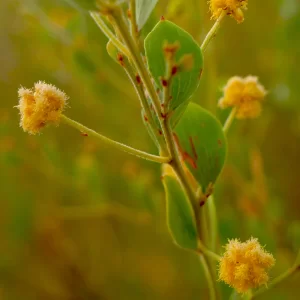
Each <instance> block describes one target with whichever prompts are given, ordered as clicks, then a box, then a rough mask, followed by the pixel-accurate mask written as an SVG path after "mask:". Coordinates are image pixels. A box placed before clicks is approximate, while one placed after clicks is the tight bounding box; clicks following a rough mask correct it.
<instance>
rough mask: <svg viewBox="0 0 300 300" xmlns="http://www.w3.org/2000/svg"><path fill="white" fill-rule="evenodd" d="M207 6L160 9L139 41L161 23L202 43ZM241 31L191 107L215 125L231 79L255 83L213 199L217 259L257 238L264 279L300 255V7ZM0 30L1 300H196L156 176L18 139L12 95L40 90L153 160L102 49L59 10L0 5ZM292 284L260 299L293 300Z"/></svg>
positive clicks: (124, 84)
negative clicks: (256, 113) (259, 89)
mask: <svg viewBox="0 0 300 300" xmlns="http://www.w3.org/2000/svg"><path fill="white" fill-rule="evenodd" d="M206 2H207V1H206V0H197V1H195V0H171V1H166V0H161V1H159V3H158V5H157V7H156V9H155V11H154V12H153V14H152V15H151V18H150V20H149V21H148V23H147V25H146V26H145V29H144V32H143V34H147V32H149V30H151V28H152V26H153V25H154V24H155V23H156V22H157V21H158V19H159V17H160V16H161V15H164V16H165V18H167V19H169V20H171V21H173V22H175V23H177V24H178V25H180V26H181V27H183V28H184V29H186V30H187V31H188V32H190V33H191V34H192V35H193V36H194V38H195V39H196V40H197V41H198V42H199V43H201V41H202V40H203V38H204V37H205V34H206V33H207V32H208V30H209V29H210V27H211V26H212V24H213V22H212V21H211V20H210V19H209V13H208V5H207V3H206ZM245 17H246V19H245V22H244V23H243V24H241V25H237V24H236V22H235V21H234V20H233V19H230V18H226V21H225V22H224V24H223V25H222V28H221V30H220V32H219V34H218V35H217V37H216V38H215V39H214V40H213V42H212V44H211V45H210V46H209V48H208V51H207V52H206V53H205V69H204V73H203V77H202V79H201V83H200V87H199V89H198V91H197V93H196V94H195V95H194V96H193V101H195V102H197V103H199V104H200V105H202V106H203V107H205V108H207V109H208V110H210V111H212V112H213V113H215V114H217V116H218V117H219V118H220V120H221V121H222V122H223V121H224V120H225V119H226V116H227V114H228V111H225V112H221V111H219V110H218V109H217V106H216V104H217V101H218V99H219V97H220V96H221V88H222V86H223V85H224V84H225V82H226V81H227V79H228V78H229V77H231V76H233V75H240V76H246V75H249V74H250V75H256V76H258V77H259V78H260V81H261V82H262V83H263V85H264V86H265V87H266V88H267V90H268V91H269V93H268V96H267V99H266V101H265V103H264V111H263V114H262V116H261V117H260V118H258V119H256V120H252V121H236V122H235V124H234V126H233V127H232V128H231V130H230V132H229V156H228V158H227V163H226V167H225V168H224V170H223V173H222V176H221V177H220V178H219V180H218V185H217V190H216V195H215V198H216V205H217V212H218V218H219V232H220V241H219V249H220V251H221V252H222V245H224V243H226V241H227V239H229V238H240V239H241V240H245V239H248V238H249V237H251V236H253V237H257V238H259V241H260V243H261V244H262V245H266V249H267V250H268V251H270V252H272V253H273V254H274V256H275V258H276V260H277V263H276V266H275V267H274V268H273V270H272V271H271V277H275V276H277V275H278V274H280V273H282V272H283V271H284V270H286V269H287V268H289V266H291V265H292V263H293V261H294V259H295V256H296V253H297V251H298V249H299V248H300V204H299V203H300V187H299V178H300V175H299V172H300V171H299V170H300V89H299V87H300V73H299V72H300V71H299V66H300V2H299V1H298V0H265V1H261V0H249V9H248V11H247V12H246V13H245ZM0 29H1V31H0V91H1V102H0V199H1V209H0V299H1V300H2V299H4V300H15V299H22V300H32V299H45V300H47V299H49V300H50V299H53V300H54V299H55V300H59V299H61V300H80V299H101V300H102V299H104V300H115V299H118V300H127V299H128V300H129V299H130V300H134V299H149V300H150V299H151V300H152V299H157V300H162V299H172V300H177V299H178V300H179V299H191V300H194V299H195V300H196V299H208V290H207V285H206V281H205V278H204V276H203V270H202V269H201V265H200V263H199V261H198V259H197V257H196V256H195V255H194V254H191V253H189V252H187V251H184V250H181V249H178V248H177V247H176V246H175V245H174V244H173V242H172V240H171V238H170V236H169V233H168V230H167V228H166V225H165V202H164V193H163V188H162V184H161V181H160V167H159V166H158V165H155V164H152V163H150V162H143V161H140V160H138V159H137V158H135V157H131V156H129V155H127V154H124V153H120V152H118V151H117V150H115V149H111V148H110V147H108V146H106V145H103V144H101V143H99V142H98V141H95V140H94V139H93V138H90V137H84V136H82V135H80V134H79V133H78V132H77V131H75V130H73V129H72V128H68V127H66V126H65V125H61V126H60V127H58V128H54V127H50V128H47V129H46V130H44V131H43V133H42V134H41V135H37V136H29V135H28V134H25V133H24V132H23V131H22V129H21V128H20V127H19V116H18V110H17V109H16V108H14V106H15V105H17V101H18V99H17V90H18V88H19V87H20V86H21V85H22V86H24V87H32V86H33V84H34V82H36V81H38V80H45V81H46V82H49V83H52V84H55V85H57V86H58V87H59V88H61V89H62V90H64V91H65V92H66V93H67V94H68V95H69V96H70V100H69V108H68V109H67V110H66V115H68V116H69V117H71V118H72V119H75V120H77V121H79V122H81V123H83V124H85V125H87V126H88V127H90V128H93V129H95V130H97V131H99V132H101V133H104V134H106V135H107V136H109V137H112V138H114V139H117V140H119V141H121V142H124V143H126V144H129V145H132V146H134V147H136V148H139V149H143V150H147V151H151V152H152V153H154V152H155V147H154V145H153V144H152V142H151V140H150V138H149V137H148V136H147V132H146V129H144V127H143V125H142V120H141V117H140V108H139V103H138V101H137V96H136V95H135V93H134V90H133V88H132V86H131V85H130V83H129V80H128V79H127V78H126V76H125V74H124V72H123V70H122V69H121V68H120V67H119V65H117V64H116V63H115V62H114V61H112V60H111V59H110V57H109V56H108V54H107V53H106V48H105V46H106V42H107V39H106V37H104V35H103V34H102V33H101V32H100V31H99V30H98V28H97V26H96V25H95V24H94V23H93V21H92V20H91V18H90V17H89V15H88V14H86V13H84V12H83V11H81V10H79V9H78V8H76V7H75V6H74V5H72V3H71V1H69V0H65V1H63V0H26V1H23V0H2V1H0ZM298 273H299V272H298ZM299 282H300V274H296V275H295V276H293V277H292V278H290V279H289V280H288V281H286V282H285V283H283V284H282V285H280V286H278V287H277V288H275V289H274V290H270V291H268V292H267V293H266V294H264V295H263V296H262V297H261V299H272V300H276V299H278V300H279V299H298V298H299V297H300V289H299ZM219 287H220V289H221V292H222V293H223V295H224V299H228V298H229V295H230V294H231V289H230V288H228V287H227V286H225V284H223V283H219Z"/></svg>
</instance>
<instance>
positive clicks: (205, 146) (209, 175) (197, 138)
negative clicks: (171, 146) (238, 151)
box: [174, 103, 227, 193]
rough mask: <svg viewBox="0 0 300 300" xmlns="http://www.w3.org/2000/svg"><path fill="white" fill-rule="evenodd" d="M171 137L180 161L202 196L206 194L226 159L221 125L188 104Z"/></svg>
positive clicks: (202, 111) (224, 140) (206, 112)
mask: <svg viewBox="0 0 300 300" xmlns="http://www.w3.org/2000/svg"><path fill="white" fill-rule="evenodd" d="M174 136H175V140H176V143H177V149H178V151H179V153H180V154H181V157H182V159H183V161H184V162H185V163H186V165H187V167H188V168H189V170H190V171H191V173H192V174H193V175H194V177H195V179H196V180H197V181H198V182H199V183H200V185H201V187H202V191H203V193H207V190H208V189H210V188H211V187H212V185H213V184H214V183H215V181H216V179H217V178H218V176H219V174H220V172H221V170H222V168H223V165H224V162H225V158H226V152H227V142H226V137H225V135H224V132H223V129H222V125H221V123H220V122H219V121H218V120H217V119H216V118H215V117H214V116H213V115H212V114H211V113H209V112H208V111H206V110H205V109H203V108H202V107H201V106H199V105H197V104H195V103H189V105H188V107H187V110H186V112H185V113H184V114H183V116H182V118H181V119H180V121H179V122H178V124H177V126H176V127H175V132H174Z"/></svg>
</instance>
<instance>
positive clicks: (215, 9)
mask: <svg viewBox="0 0 300 300" xmlns="http://www.w3.org/2000/svg"><path fill="white" fill-rule="evenodd" d="M209 4H210V5H209V8H210V11H211V14H212V16H211V18H212V19H217V18H218V17H219V16H220V15H221V13H222V11H226V13H227V14H228V15H230V16H231V17H233V18H234V19H235V20H236V21H237V22H238V23H242V22H243V21H244V13H243V10H246V9H247V5H248V0H210V1H209Z"/></svg>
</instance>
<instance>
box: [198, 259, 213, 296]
mask: <svg viewBox="0 0 300 300" xmlns="http://www.w3.org/2000/svg"><path fill="white" fill-rule="evenodd" d="M199 258H200V261H201V263H202V266H203V270H204V273H205V277H206V278H207V282H208V288H209V298H210V300H216V299H217V295H216V290H215V285H214V282H213V279H212V276H211V273H210V271H209V267H208V262H207V261H206V258H205V257H204V255H199Z"/></svg>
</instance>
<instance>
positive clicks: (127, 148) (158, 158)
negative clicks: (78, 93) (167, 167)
mask: <svg viewBox="0 0 300 300" xmlns="http://www.w3.org/2000/svg"><path fill="white" fill-rule="evenodd" d="M61 120H62V121H63V122H64V123H65V124H67V125H70V126H71V127H74V128H76V129H78V130H79V131H80V132H82V133H85V134H88V135H91V136H93V137H96V138H98V139H100V140H101V141H103V142H105V143H106V144H109V145H111V146H114V147H115V148H117V149H119V150H122V151H124V152H126V153H129V154H132V155H135V156H137V157H140V158H143V159H146V160H149V161H153V162H156V163H161V164H163V163H168V162H170V158H169V157H163V156H157V155H153V154H150V153H147V152H144V151H140V150H138V149H135V148H132V147H130V146H127V145H124V144H122V143H119V142H117V141H114V140H112V139H110V138H108V137H106V136H104V135H101V134H99V133H98V132H96V131H94V130H92V129H90V128H88V127H86V126H84V125H82V124H80V123H78V122H76V121H74V120H72V119H70V118H68V117H66V116H65V115H61Z"/></svg>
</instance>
